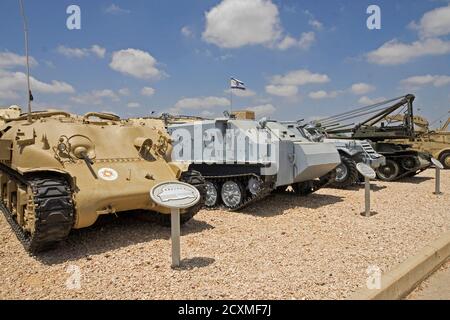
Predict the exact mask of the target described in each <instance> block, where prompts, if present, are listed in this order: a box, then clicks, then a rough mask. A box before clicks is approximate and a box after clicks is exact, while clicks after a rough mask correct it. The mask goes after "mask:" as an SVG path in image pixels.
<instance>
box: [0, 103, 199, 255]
mask: <svg viewBox="0 0 450 320" xmlns="http://www.w3.org/2000/svg"><path fill="white" fill-rule="evenodd" d="M3 121H4V123H3V125H1V126H0V195H1V205H2V211H3V213H4V214H5V216H6V218H7V220H8V221H9V223H10V224H11V226H12V228H13V229H14V231H15V233H16V235H17V237H18V238H19V239H20V240H21V241H22V243H23V245H24V246H25V248H26V249H27V250H29V251H30V252H32V253H36V252H39V251H42V250H45V249H47V248H50V247H52V246H53V245H54V244H55V243H57V242H59V241H61V240H64V239H65V238H66V237H67V236H68V234H69V232H70V231H71V229H80V228H86V227H89V226H91V225H92V224H94V223H95V222H96V220H97V218H98V217H99V216H101V215H107V214H116V213H118V212H122V211H131V210H145V211H149V214H153V215H154V216H155V218H156V219H157V220H160V221H161V222H162V223H165V224H167V223H168V222H169V221H170V211H169V210H168V209H166V208H163V207H160V206H158V205H157V204H155V203H154V202H152V200H151V198H150V194H149V191H150V189H151V188H152V187H153V186H155V185H156V184H158V183H160V182H164V181H175V180H181V181H184V182H187V183H190V184H192V185H194V186H196V187H197V188H198V189H199V191H200V192H201V194H202V195H204V180H203V178H202V177H201V175H200V174H199V173H198V172H194V171H187V170H185V168H183V166H181V165H179V164H176V163H174V162H172V161H171V159H170V153H171V148H172V146H171V143H170V137H169V136H168V135H167V133H166V131H165V130H164V129H163V127H164V126H163V125H160V124H161V121H156V120H155V123H154V125H151V124H150V123H148V122H147V123H146V124H145V125H143V124H139V123H135V122H132V121H126V120H121V119H120V118H119V117H118V116H116V115H113V114H107V113H95V112H91V113H87V114H85V115H84V116H77V115H74V114H70V113H67V112H64V111H40V112H32V113H29V114H22V115H19V116H18V117H15V118H8V119H5V118H3ZM161 128H162V129H161ZM201 206H202V203H200V204H199V205H196V206H195V207H193V208H191V209H187V210H184V211H182V215H181V220H182V221H181V222H182V223H184V222H186V221H188V220H189V219H190V218H191V217H192V216H193V215H194V214H196V213H197V211H198V210H199V208H200V207H201Z"/></svg>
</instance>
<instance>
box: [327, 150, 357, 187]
mask: <svg viewBox="0 0 450 320" xmlns="http://www.w3.org/2000/svg"><path fill="white" fill-rule="evenodd" d="M341 162H342V164H343V165H345V166H346V167H347V172H348V174H347V178H346V179H345V180H343V181H336V180H335V181H334V182H333V183H332V184H331V186H332V187H334V188H338V189H345V188H348V187H350V186H352V185H353V184H355V183H356V182H357V181H358V169H356V163H355V161H354V160H353V159H352V158H350V157H348V156H346V155H343V154H341Z"/></svg>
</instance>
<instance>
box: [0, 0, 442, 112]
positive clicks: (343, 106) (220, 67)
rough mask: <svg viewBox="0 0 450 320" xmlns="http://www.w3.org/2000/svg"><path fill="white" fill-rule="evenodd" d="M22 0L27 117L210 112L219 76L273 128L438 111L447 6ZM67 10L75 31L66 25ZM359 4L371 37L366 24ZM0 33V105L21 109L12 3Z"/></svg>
mask: <svg viewBox="0 0 450 320" xmlns="http://www.w3.org/2000/svg"><path fill="white" fill-rule="evenodd" d="M24 2H25V9H26V12H27V16H28V20H29V26H30V44H31V52H30V54H31V56H32V57H33V60H32V62H33V67H32V69H31V73H32V76H33V77H34V78H35V80H33V93H34V96H35V103H34V105H35V108H36V109H42V108H45V107H51V108H60V109H69V110H70V111H72V112H75V113H85V112H87V111H91V110H96V111H112V112H115V113H117V114H119V115H121V116H125V117H128V116H138V115H146V114H149V112H150V111H153V110H154V111H156V112H165V111H170V112H178V113H182V114H197V115H204V116H215V115H220V114H221V113H222V111H223V110H226V109H228V108H229V106H228V104H229V99H230V95H229V93H228V92H227V89H228V86H229V77H231V76H234V77H236V78H238V79H240V80H242V81H244V82H245V83H246V86H247V88H248V89H249V91H247V96H245V97H237V96H234V97H233V108H235V109H242V108H250V109H254V110H256V111H257V113H258V115H259V116H270V117H272V118H278V119H292V120H293V119H299V118H306V119H311V118H314V117H320V116H326V115H331V114H336V113H339V112H342V111H346V110H349V109H351V108H354V107H358V106H362V105H366V104H370V103H371V102H373V101H377V100H380V99H383V98H392V97H396V96H400V95H403V94H406V93H414V94H416V96H417V102H416V108H419V109H420V111H419V113H421V114H423V115H425V116H426V117H428V118H429V119H430V120H436V119H437V118H439V117H440V116H445V114H446V112H447V111H448V110H449V109H450V108H449V105H450V90H449V89H450V64H449V62H450V59H449V58H450V4H449V1H445V0H429V1H424V0H416V1H411V0H395V1H392V0H390V1H364V0H359V1H355V0H336V1H329V0H316V1H306V0H304V1H300V0H297V1H288V0H286V1H281V0H271V1H270V0H223V1H219V0H215V1H213V0H201V1H200V0H185V1H175V0H168V1H156V0H154V1H148V0H146V1H144V0H143V1H138V0H131V1H117V0H116V1H108V0H99V1H85V0H78V1H73V0H72V1H50V0H42V1H30V0H24ZM71 4H76V5H78V6H79V7H80V8H81V30H68V29H67V27H66V19H67V17H68V14H66V8H67V7H68V6H69V5H71ZM371 4H376V5H378V6H379V7H380V8H381V30H369V29H368V28H367V26H366V19H367V18H368V16H369V15H368V14H367V13H366V9H367V7H368V6H369V5H371ZM0 25H1V28H0V39H1V40H0V105H9V104H12V103H16V104H20V105H25V104H26V102H25V93H24V78H23V71H24V68H23V59H22V56H23V54H24V49H23V33H22V22H21V18H20V15H19V9H18V3H17V1H16V0H3V1H1V3H0ZM38 81H39V82H38ZM144 88H145V89H144Z"/></svg>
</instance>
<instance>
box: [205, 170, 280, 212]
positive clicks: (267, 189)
mask: <svg viewBox="0 0 450 320" xmlns="http://www.w3.org/2000/svg"><path fill="white" fill-rule="evenodd" d="M253 177H256V178H260V179H262V178H261V177H260V176H259V175H257V174H253V173H250V174H241V175H224V176H207V177H205V179H206V180H208V181H210V182H212V183H214V184H216V185H218V186H222V184H223V183H224V182H226V181H230V180H231V181H235V182H238V183H239V184H240V185H241V186H247V185H248V181H249V180H250V178H253ZM263 181H264V180H263ZM244 189H245V187H244ZM273 189H274V181H264V182H263V185H262V187H261V190H260V191H259V193H258V194H256V195H255V194H252V193H250V192H244V195H245V198H244V200H243V201H242V203H241V204H240V205H239V206H237V207H235V208H227V207H225V205H223V203H221V202H222V201H221V200H220V201H218V205H217V206H215V207H210V208H206V209H217V208H220V209H223V210H228V211H238V210H240V209H243V208H245V207H247V206H249V205H251V204H253V203H255V202H257V201H259V200H262V199H264V198H265V197H267V196H268V195H270V193H271V192H272V191H273ZM244 191H246V190H244ZM219 197H220V193H219ZM220 198H221V197H220Z"/></svg>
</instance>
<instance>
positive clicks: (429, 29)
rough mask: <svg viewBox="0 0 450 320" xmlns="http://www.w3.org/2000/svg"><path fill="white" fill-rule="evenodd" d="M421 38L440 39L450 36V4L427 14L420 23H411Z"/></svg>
mask: <svg viewBox="0 0 450 320" xmlns="http://www.w3.org/2000/svg"><path fill="white" fill-rule="evenodd" d="M410 26H411V27H412V28H414V29H417V30H418V31H419V34H420V36H421V37H440V36H445V35H448V34H450V4H449V5H448V6H446V7H440V8H436V9H434V10H431V11H428V12H427V13H425V14H424V15H423V17H422V19H421V20H420V22H419V23H415V22H413V23H411V25H410Z"/></svg>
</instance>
